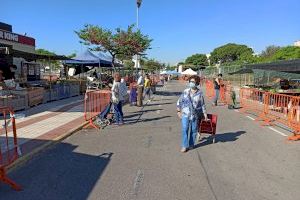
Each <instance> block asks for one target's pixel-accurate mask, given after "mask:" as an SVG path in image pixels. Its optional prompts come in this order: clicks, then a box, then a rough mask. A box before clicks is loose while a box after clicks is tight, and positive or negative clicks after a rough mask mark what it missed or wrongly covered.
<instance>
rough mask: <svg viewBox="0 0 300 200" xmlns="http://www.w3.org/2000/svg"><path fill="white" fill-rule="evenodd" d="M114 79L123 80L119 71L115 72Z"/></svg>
mask: <svg viewBox="0 0 300 200" xmlns="http://www.w3.org/2000/svg"><path fill="white" fill-rule="evenodd" d="M114 80H115V81H116V82H120V81H121V76H120V74H119V73H115V74H114Z"/></svg>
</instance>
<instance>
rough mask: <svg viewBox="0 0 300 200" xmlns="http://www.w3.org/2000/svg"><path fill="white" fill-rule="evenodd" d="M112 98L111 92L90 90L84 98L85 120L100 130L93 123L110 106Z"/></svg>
mask: <svg viewBox="0 0 300 200" xmlns="http://www.w3.org/2000/svg"><path fill="white" fill-rule="evenodd" d="M110 98H111V91H110V90H89V91H86V93H85V98H84V119H85V121H88V122H89V125H90V126H91V127H94V128H96V129H99V127H97V126H96V125H95V124H94V123H93V121H94V119H95V118H96V116H97V115H98V114H99V113H100V112H102V111H103V109H104V108H105V107H106V106H107V105H108V104H109V102H110Z"/></svg>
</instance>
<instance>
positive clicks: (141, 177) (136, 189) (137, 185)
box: [133, 170, 144, 196]
mask: <svg viewBox="0 0 300 200" xmlns="http://www.w3.org/2000/svg"><path fill="white" fill-rule="evenodd" d="M143 180H144V173H143V171H142V170H138V172H137V174H136V177H135V180H134V184H133V195H135V196H136V195H137V194H138V192H139V188H140V187H141V185H142V183H143Z"/></svg>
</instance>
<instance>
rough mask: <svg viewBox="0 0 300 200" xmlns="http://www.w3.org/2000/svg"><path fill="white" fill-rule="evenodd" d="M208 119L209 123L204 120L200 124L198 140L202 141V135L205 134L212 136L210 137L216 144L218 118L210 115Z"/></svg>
mask: <svg viewBox="0 0 300 200" xmlns="http://www.w3.org/2000/svg"><path fill="white" fill-rule="evenodd" d="M207 118H208V119H209V120H208V121H205V120H204V119H202V120H201V121H200V122H199V138H198V140H199V141H200V138H201V134H203V133H204V134H210V135H212V138H213V143H215V140H216V130H217V121H218V116H217V115H213V114H208V115H207Z"/></svg>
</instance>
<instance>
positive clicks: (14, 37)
mask: <svg viewBox="0 0 300 200" xmlns="http://www.w3.org/2000/svg"><path fill="white" fill-rule="evenodd" d="M0 39H3V40H7V41H11V42H17V43H20V44H26V45H30V46H35V39H33V38H30V37H26V36H23V35H19V34H16V33H11V32H7V31H3V30H0Z"/></svg>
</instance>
